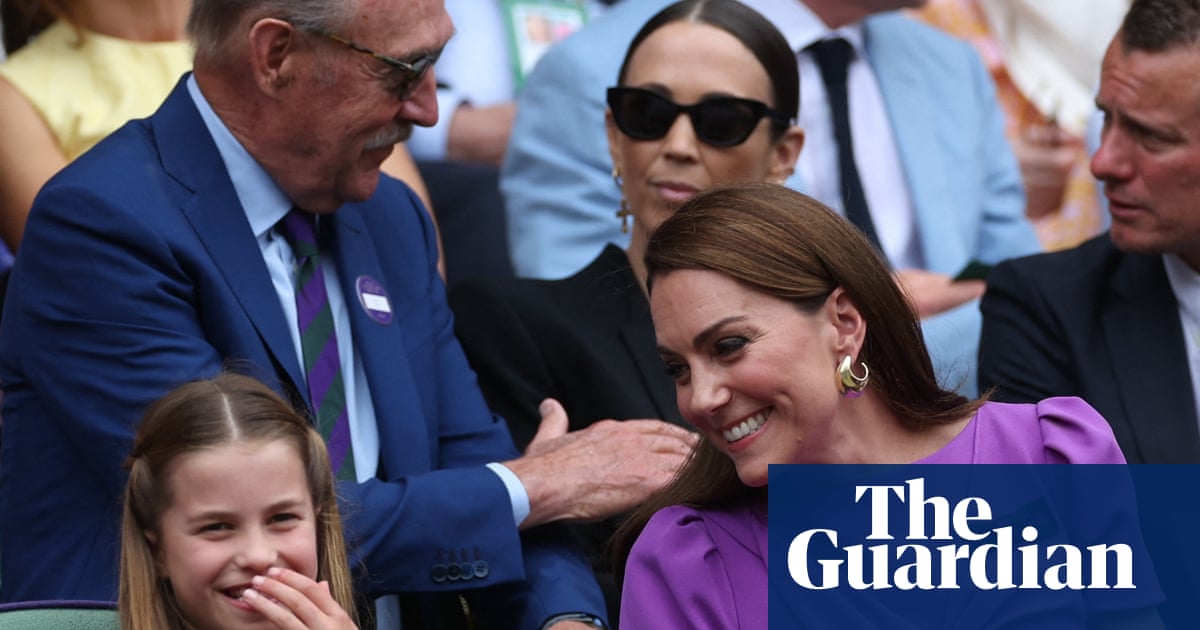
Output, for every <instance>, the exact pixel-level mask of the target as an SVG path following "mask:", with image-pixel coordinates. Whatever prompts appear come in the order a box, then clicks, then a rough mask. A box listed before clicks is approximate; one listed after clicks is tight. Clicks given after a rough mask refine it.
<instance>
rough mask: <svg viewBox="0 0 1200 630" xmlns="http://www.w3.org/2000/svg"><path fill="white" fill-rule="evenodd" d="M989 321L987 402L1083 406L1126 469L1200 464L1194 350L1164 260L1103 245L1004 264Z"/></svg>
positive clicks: (991, 287)
mask: <svg viewBox="0 0 1200 630" xmlns="http://www.w3.org/2000/svg"><path fill="white" fill-rule="evenodd" d="M982 309H983V336H982V340H981V342H980V350H979V388H980V389H981V390H987V389H989V388H991V387H995V388H996V391H995V393H994V396H993V398H994V399H996V400H1001V401H1006V402H1034V401H1038V400H1041V399H1043V398H1049V397H1051V396H1079V397H1081V398H1083V399H1084V400H1086V401H1088V403H1090V404H1091V405H1092V406H1093V407H1095V408H1096V411H1099V412H1100V414H1101V415H1103V416H1104V418H1105V419H1106V420H1108V423H1109V424H1110V425H1112V429H1113V434H1114V435H1116V438H1117V443H1118V444H1120V445H1121V450H1122V451H1123V452H1124V453H1125V459H1127V460H1129V462H1130V463H1133V464H1195V463H1200V430H1198V429H1197V426H1196V403H1195V397H1194V396H1193V394H1192V382H1191V378H1190V371H1189V367H1188V358H1187V345H1186V344H1185V343H1184V337H1183V327H1182V326H1181V325H1180V323H1179V306H1178V303H1177V302H1176V301H1175V294H1174V293H1173V292H1172V290H1171V284H1170V281H1168V280H1167V272H1166V269H1165V268H1164V267H1163V263H1162V256H1161V255H1158V254H1137V253H1131V252H1122V251H1120V250H1118V249H1117V248H1116V246H1114V245H1113V242H1112V239H1111V238H1109V236H1108V234H1102V235H1100V236H1098V237H1096V238H1094V239H1092V240H1090V241H1088V242H1086V243H1084V244H1083V245H1080V246H1079V247H1076V248H1074V249H1070V250H1067V251H1062V252H1054V253H1052V254H1042V255H1038V256H1030V257H1027V258H1020V259H1016V260H1012V261H1008V262H1006V263H1004V264H1001V265H1000V266H998V267H996V269H995V270H993V271H992V273H991V274H990V275H989V276H988V289H987V294H986V295H984V297H983V303H982ZM1190 369H1196V366H1192V367H1191V368H1190Z"/></svg>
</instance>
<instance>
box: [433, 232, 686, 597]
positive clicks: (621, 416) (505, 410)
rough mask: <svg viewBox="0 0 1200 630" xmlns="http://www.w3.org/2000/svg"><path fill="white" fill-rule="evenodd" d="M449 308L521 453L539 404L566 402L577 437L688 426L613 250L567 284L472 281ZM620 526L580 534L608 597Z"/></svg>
mask: <svg viewBox="0 0 1200 630" xmlns="http://www.w3.org/2000/svg"><path fill="white" fill-rule="evenodd" d="M450 305H451V308H453V309H454V315H455V318H456V323H455V331H456V332H457V333H458V336H459V339H460V340H461V341H462V344H463V349H464V350H466V352H467V358H468V359H469V360H470V362H471V365H472V367H474V368H475V371H476V373H477V374H478V375H479V384H480V388H481V389H482V390H483V394H484V398H486V399H487V402H488V405H489V406H491V408H492V411H493V412H495V413H497V414H499V415H501V416H503V417H504V418H506V419H508V422H509V425H510V426H511V427H512V433H513V437H514V439H516V441H517V445H518V446H519V447H521V448H524V447H525V446H526V445H528V443H529V441H530V440H532V439H533V436H534V434H535V433H536V432H537V427H538V423H539V422H540V420H541V417H540V415H539V414H538V411H537V408H538V403H540V402H541V401H542V399H544V398H547V397H553V398H557V399H558V400H559V401H560V402H562V403H563V406H564V407H565V408H566V410H567V414H568V416H569V417H570V420H571V429H579V428H583V427H586V426H588V425H590V424H592V423H593V422H596V421H598V420H603V419H607V418H614V419H618V420H626V419H638V418H658V419H662V420H667V421H670V422H674V423H676V424H683V422H682V420H681V419H680V416H679V410H678V408H677V407H676V405H675V385H674V383H673V382H672V381H671V379H670V378H669V377H667V375H666V372H665V368H664V366H663V363H662V360H661V359H660V358H659V356H658V352H657V351H656V350H655V341H654V323H653V322H652V321H651V319H650V305H649V303H648V302H647V301H646V297H645V295H644V294H643V293H642V290H641V288H640V287H639V286H638V283H637V279H636V278H635V277H634V275H633V271H632V269H631V268H630V266H629V259H628V257H626V255H625V251H624V250H622V249H621V248H619V247H616V246H615V245H609V246H608V247H607V248H605V249H604V251H603V252H601V254H600V256H599V257H597V258H596V259H595V260H593V261H592V263H591V264H589V265H588V266H587V267H585V268H584V269H583V270H582V271H580V272H579V273H577V274H575V275H573V276H571V277H569V278H564V279H562V280H531V279H512V280H483V279H480V280H466V281H463V282H462V283H460V284H459V285H457V286H456V287H455V288H454V290H452V291H451V294H450ZM613 527H614V525H613V523H599V524H596V525H588V526H580V527H576V528H574V529H575V531H576V534H577V536H579V537H580V538H581V539H582V541H583V542H584V544H585V546H586V547H587V548H588V550H589V552H590V553H591V554H592V557H593V559H594V561H595V563H596V566H597V569H598V570H597V575H598V577H599V578H600V580H601V585H602V586H604V587H605V588H606V590H607V591H608V594H609V596H610V598H611V597H612V595H613V593H614V592H615V591H614V590H610V589H612V588H613V587H612V584H611V577H610V576H609V575H608V572H609V568H608V561H607V558H606V557H605V555H604V549H603V547H604V545H605V544H606V543H607V540H608V538H609V536H611V535H612V532H613ZM610 603H612V604H615V602H613V601H611V599H610Z"/></svg>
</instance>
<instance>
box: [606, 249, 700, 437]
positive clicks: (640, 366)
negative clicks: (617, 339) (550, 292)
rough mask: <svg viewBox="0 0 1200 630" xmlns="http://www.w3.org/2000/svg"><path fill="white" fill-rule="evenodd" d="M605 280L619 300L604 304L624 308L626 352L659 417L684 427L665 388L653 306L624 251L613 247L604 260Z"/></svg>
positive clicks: (623, 325)
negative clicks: (652, 314)
mask: <svg viewBox="0 0 1200 630" xmlns="http://www.w3.org/2000/svg"><path fill="white" fill-rule="evenodd" d="M600 265H601V266H602V269H601V270H600V273H601V274H602V276H601V277H603V278H608V279H611V280H610V282H609V290H611V292H612V297H613V298H617V297H618V296H619V298H620V299H619V300H618V299H612V300H604V301H602V302H601V303H602V304H613V305H614V307H617V306H616V305H618V304H619V305H621V306H620V307H619V308H621V309H622V311H623V312H622V315H621V317H622V318H623V323H622V324H621V327H620V336H621V342H622V343H623V344H624V346H625V352H627V353H628V354H629V358H630V360H631V361H633V364H634V366H636V367H637V371H638V376H639V377H640V380H641V382H642V387H644V388H645V389H646V392H647V393H648V394H649V395H650V400H651V401H652V402H653V403H654V409H655V411H657V412H658V417H659V418H662V419H663V420H667V421H669V422H674V423H676V424H681V419H680V416H679V409H678V407H677V406H676V403H675V396H674V390H672V389H670V388H664V387H663V385H662V384H663V382H664V380H663V362H662V359H661V358H660V357H659V356H658V352H657V351H656V350H655V347H656V344H655V339H654V322H653V320H652V319H651V318H650V304H649V303H647V301H646V298H645V297H644V296H643V294H642V292H641V289H639V288H638V286H637V278H636V277H634V275H633V270H632V269H630V267H629V265H628V258H627V256H626V254H625V252H624V251H623V250H620V249H619V248H617V247H614V246H610V247H609V248H608V249H607V250H605V253H604V255H603V257H602V258H601V260H600Z"/></svg>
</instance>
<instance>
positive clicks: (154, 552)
mask: <svg viewBox="0 0 1200 630" xmlns="http://www.w3.org/2000/svg"><path fill="white" fill-rule="evenodd" d="M142 538H145V539H146V546H147V547H149V548H150V555H151V556H153V557H154V571H155V572H156V573H158V576H159V577H163V578H165V577H167V575H166V565H165V564H164V563H163V561H162V553H161V552H160V551H159V547H158V534H157V533H155V532H153V531H151V530H148V529H143V530H142Z"/></svg>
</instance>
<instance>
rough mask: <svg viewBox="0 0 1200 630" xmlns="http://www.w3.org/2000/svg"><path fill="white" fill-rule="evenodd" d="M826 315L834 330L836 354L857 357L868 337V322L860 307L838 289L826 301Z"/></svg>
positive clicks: (842, 290)
mask: <svg viewBox="0 0 1200 630" xmlns="http://www.w3.org/2000/svg"><path fill="white" fill-rule="evenodd" d="M825 310H826V315H827V316H828V317H829V321H830V323H831V324H832V325H833V330H834V352H835V353H836V354H838V355H839V356H844V355H850V356H852V357H857V356H858V352H859V350H861V349H862V345H863V340H864V339H866V336H867V322H866V320H865V319H863V316H862V313H861V312H860V311H859V310H858V306H857V305H856V304H855V303H854V301H853V300H851V299H850V296H849V295H847V294H846V290H845V289H843V288H841V287H838V288H836V289H834V290H833V292H832V293H830V294H829V297H828V298H826V300H825Z"/></svg>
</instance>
